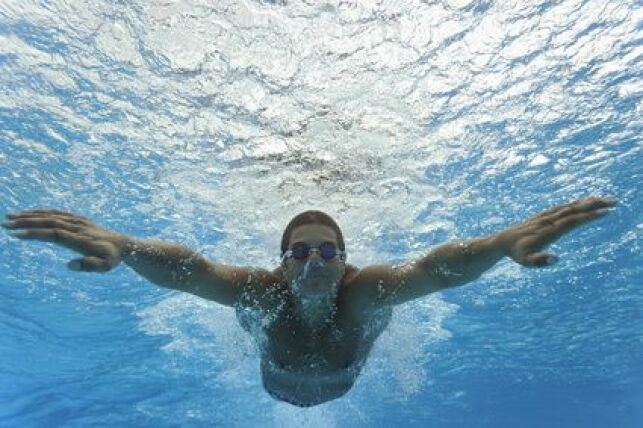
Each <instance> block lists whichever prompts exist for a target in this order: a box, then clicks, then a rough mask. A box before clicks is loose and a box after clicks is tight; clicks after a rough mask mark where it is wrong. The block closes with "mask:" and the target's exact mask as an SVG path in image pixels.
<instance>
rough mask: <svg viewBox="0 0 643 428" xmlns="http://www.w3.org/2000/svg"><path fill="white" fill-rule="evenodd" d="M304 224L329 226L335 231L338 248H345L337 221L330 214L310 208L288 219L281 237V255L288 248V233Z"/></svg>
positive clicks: (342, 249) (290, 233)
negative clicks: (288, 221)
mask: <svg viewBox="0 0 643 428" xmlns="http://www.w3.org/2000/svg"><path fill="white" fill-rule="evenodd" d="M306 224H321V225H323V226H328V227H330V228H331V229H333V230H334V231H335V235H337V245H338V246H339V249H340V250H341V251H344V250H345V249H346V248H345V247H344V236H343V235H342V231H341V230H340V229H339V226H338V225H337V223H335V220H333V218H332V217H331V216H329V215H328V214H326V213H324V212H321V211H315V210H310V211H304V212H303V213H299V214H297V215H296V216H295V217H293V219H292V220H290V223H288V225H287V226H286V229H285V230H284V234H283V235H282V237H281V255H282V256H283V255H284V253H285V252H286V250H287V249H288V243H289V242H290V235H292V231H293V230H295V228H297V227H299V226H303V225H306Z"/></svg>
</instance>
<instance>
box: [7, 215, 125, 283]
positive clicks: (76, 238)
mask: <svg viewBox="0 0 643 428" xmlns="http://www.w3.org/2000/svg"><path fill="white" fill-rule="evenodd" d="M6 217H7V218H8V219H9V220H10V221H8V222H6V223H2V227H4V228H6V229H24V231H21V232H17V233H14V234H13V236H15V237H16V238H19V239H36V240H39V241H47V242H53V243H54V244H58V245H61V246H63V247H67V248H69V249H70V250H74V251H77V252H79V253H81V254H83V255H84V256H85V257H82V258H79V259H74V260H72V261H70V262H69V263H67V267H69V269H71V270H78V271H85V272H107V271H109V270H111V269H113V268H114V267H115V266H116V265H118V263H119V262H120V260H121V257H122V255H123V252H124V251H125V248H126V246H127V243H128V241H129V238H128V237H127V236H126V235H122V234H118V233H115V232H112V231H109V230H106V229H102V228H100V227H98V226H96V225H95V224H93V223H91V222H90V221H89V220H87V219H86V218H85V217H81V216H78V215H75V214H70V213H66V212H62V211H56V210H28V211H23V212H21V213H19V214H7V216H6Z"/></svg>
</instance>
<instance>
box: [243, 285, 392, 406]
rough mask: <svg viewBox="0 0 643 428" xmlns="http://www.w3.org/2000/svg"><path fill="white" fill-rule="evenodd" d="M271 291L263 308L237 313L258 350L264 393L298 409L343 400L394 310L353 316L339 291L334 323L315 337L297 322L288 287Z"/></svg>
mask: <svg viewBox="0 0 643 428" xmlns="http://www.w3.org/2000/svg"><path fill="white" fill-rule="evenodd" d="M271 287H273V288H272V289H271V290H268V294H267V296H268V298H265V296H266V295H264V298H263V299H261V302H262V303H261V304H257V303H258V300H256V299H247V300H246V301H242V303H241V304H240V305H239V306H238V307H237V317H238V319H239V322H240V324H241V325H242V327H243V328H244V329H245V330H246V331H248V332H249V333H251V334H252V336H253V337H254V339H255V340H256V341H257V344H258V345H259V349H260V351H261V374H262V380H263V384H264V387H265V388H266V390H267V391H268V392H270V393H271V394H272V395H273V396H275V397H277V398H279V399H281V400H284V401H289V402H293V404H297V405H300V406H306V405H314V404H319V403H322V402H325V401H328V400H331V399H334V398H337V397H339V396H341V395H343V394H345V393H346V392H347V391H348V390H350V388H351V387H352V386H353V383H354V382H355V379H356V377H357V376H358V375H359V373H360V371H361V368H362V366H363V364H364V362H365V360H366V357H367V356H368V353H369V351H370V350H371V348H372V346H373V343H374V342H375V340H376V339H377V337H378V336H379V335H380V334H381V333H382V331H383V330H384V329H385V328H386V326H387V325H388V323H389V321H390V319H391V314H392V309H391V308H384V309H380V310H378V311H377V312H375V313H372V314H368V315H365V314H361V313H355V312H354V311H352V310H351V309H352V306H353V305H350V304H348V303H349V302H348V301H347V298H346V295H345V293H342V288H341V286H340V292H339V296H338V302H337V312H336V314H335V316H334V318H333V320H332V321H331V322H330V323H329V324H328V325H327V326H326V327H324V328H323V329H322V330H320V331H318V332H312V331H310V330H309V329H308V328H306V326H305V325H303V324H302V323H301V322H299V320H297V319H295V317H294V316H293V311H292V308H291V307H290V305H289V304H288V302H289V301H290V300H289V299H288V293H289V291H288V288H287V286H285V285H284V284H283V283H279V282H278V283H275V284H272V285H271Z"/></svg>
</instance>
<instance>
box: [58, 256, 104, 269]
mask: <svg viewBox="0 0 643 428" xmlns="http://www.w3.org/2000/svg"><path fill="white" fill-rule="evenodd" d="M67 267H68V268H69V269H71V270H76V271H84V272H107V271H109V270H110V269H111V268H112V267H113V266H112V265H111V264H110V263H109V260H106V259H103V258H100V257H94V256H89V257H82V258H80V259H74V260H72V261H70V262H69V263H67Z"/></svg>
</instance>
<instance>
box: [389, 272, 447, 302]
mask: <svg viewBox="0 0 643 428" xmlns="http://www.w3.org/2000/svg"><path fill="white" fill-rule="evenodd" d="M443 288H444V284H442V282H441V281H440V279H439V277H438V276H437V275H435V272H434V270H433V269H427V268H426V267H425V266H424V264H423V263H421V262H419V261H414V262H407V263H405V264H402V265H397V266H393V267H392V268H391V274H390V279H389V281H388V283H387V286H386V287H385V289H384V292H383V295H382V297H381V298H382V301H383V302H384V303H385V304H388V305H399V304H402V303H406V302H408V301H410V300H413V299H418V298H420V297H424V296H426V295H427V294H431V293H434V292H436V291H440V290H442V289H443Z"/></svg>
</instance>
